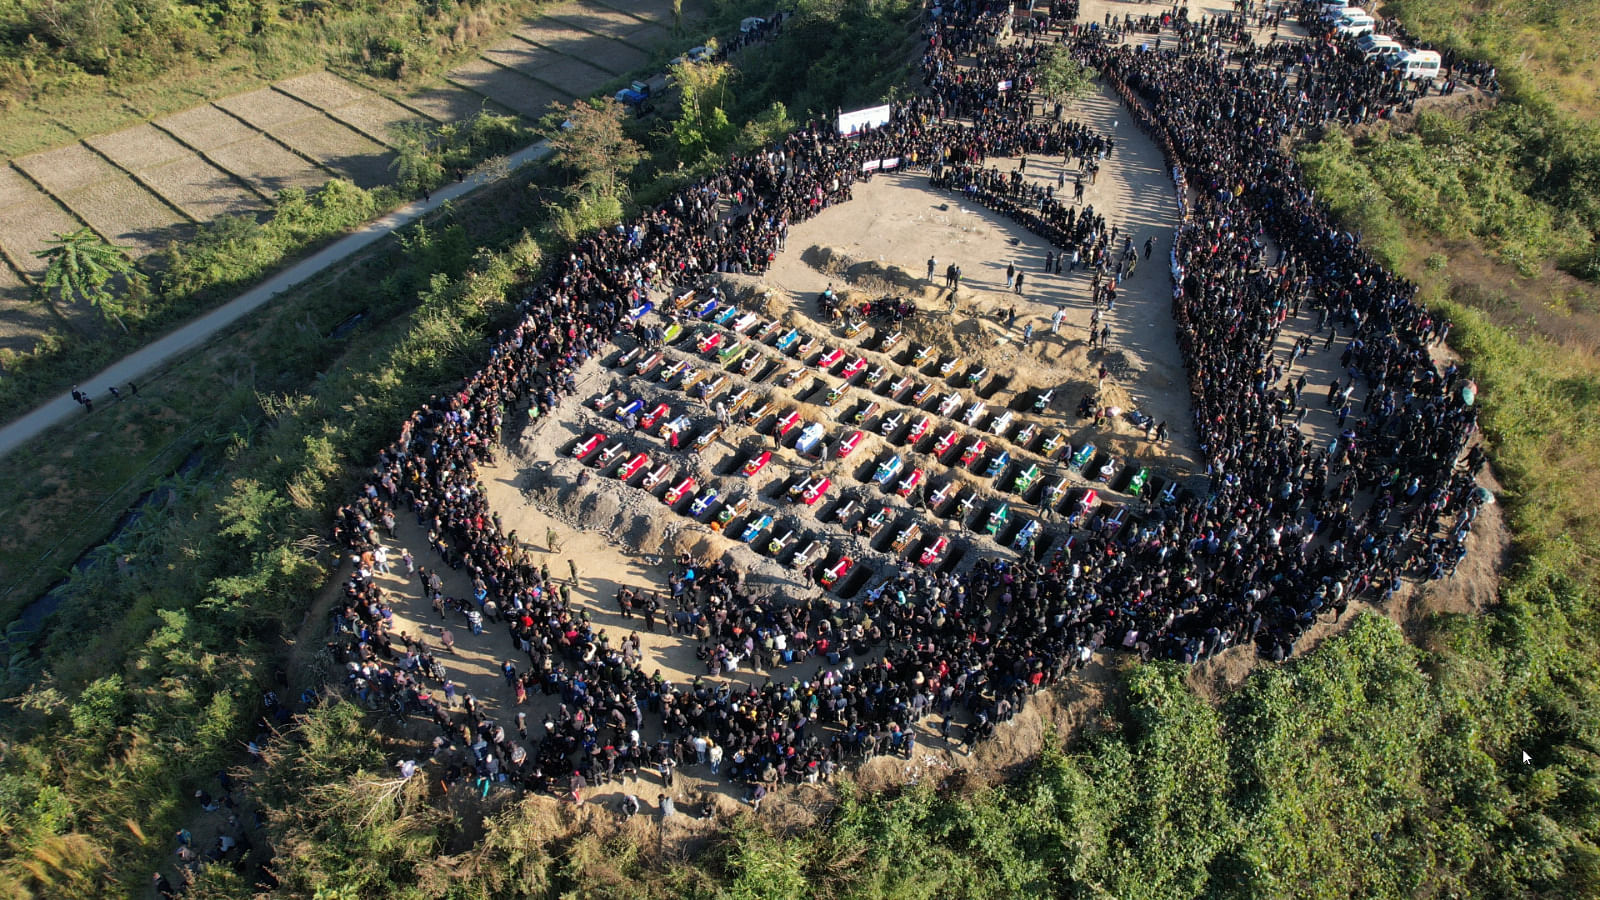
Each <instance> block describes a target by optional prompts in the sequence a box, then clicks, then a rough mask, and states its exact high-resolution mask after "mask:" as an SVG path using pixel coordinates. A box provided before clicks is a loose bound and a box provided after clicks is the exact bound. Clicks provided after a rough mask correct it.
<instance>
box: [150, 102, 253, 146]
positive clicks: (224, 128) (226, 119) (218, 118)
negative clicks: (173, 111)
mask: <svg viewBox="0 0 1600 900" xmlns="http://www.w3.org/2000/svg"><path fill="white" fill-rule="evenodd" d="M155 124H156V126H157V127H158V128H160V129H162V130H163V131H168V132H171V133H172V134H173V135H176V136H177V138H178V140H180V141H183V142H184V143H185V144H188V145H189V146H191V147H194V148H195V149H197V150H200V151H202V152H209V151H211V150H214V149H216V148H218V147H224V146H227V145H228V144H232V143H235V142H238V141H244V140H248V139H250V138H251V137H254V136H255V135H256V132H255V131H254V130H252V129H251V128H249V127H248V126H246V125H244V124H243V123H242V122H240V121H239V120H238V119H235V118H234V117H232V116H230V115H228V114H227V113H225V112H223V111H222V110H220V109H217V108H216V107H214V106H210V105H207V106H196V107H194V108H193V109H186V110H184V111H183V112H181V113H178V114H177V115H172V116H167V117H166V118H164V119H157V120H156V122H155Z"/></svg>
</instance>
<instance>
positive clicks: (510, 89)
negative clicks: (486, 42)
mask: <svg viewBox="0 0 1600 900" xmlns="http://www.w3.org/2000/svg"><path fill="white" fill-rule="evenodd" d="M450 79H451V80H452V81H455V82H457V83H459V84H461V85H463V86H465V87H467V88H470V89H472V90H474V91H477V92H478V93H480V94H482V95H483V96H485V97H487V98H489V99H490V100H491V101H493V102H494V103H498V104H500V105H501V106H504V107H506V108H507V109H511V110H514V111H515V112H518V113H521V114H522V115H525V116H530V117H534V118H537V117H538V116H541V115H543V114H544V113H545V111H546V107H548V106H549V105H550V99H551V98H552V97H553V96H554V95H555V92H554V91H553V90H551V89H550V88H547V87H545V86H544V85H541V84H540V83H539V82H537V81H534V80H532V79H531V78H529V77H528V76H526V75H523V74H521V73H519V72H514V71H511V70H510V69H505V68H502V67H500V66H497V65H495V64H494V63H492V62H490V61H488V60H486V59H475V60H473V61H472V62H470V63H468V64H466V65H464V66H462V67H460V68H458V69H456V70H455V71H454V72H451V73H450Z"/></svg>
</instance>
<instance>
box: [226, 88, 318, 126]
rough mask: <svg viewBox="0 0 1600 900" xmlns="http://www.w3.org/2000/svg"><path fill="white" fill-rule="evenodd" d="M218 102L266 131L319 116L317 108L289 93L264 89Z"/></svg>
mask: <svg viewBox="0 0 1600 900" xmlns="http://www.w3.org/2000/svg"><path fill="white" fill-rule="evenodd" d="M216 105H217V106H219V107H221V108H222V109H225V110H227V111H228V112H230V113H233V114H234V115H236V116H238V117H239V118H241V119H243V120H245V121H246V122H249V123H250V124H251V125H253V126H255V127H256V128H259V129H261V130H262V131H275V130H276V129H278V128H281V127H283V126H285V125H290V124H293V123H295V122H300V121H303V120H305V119H309V118H312V117H314V116H317V110H316V107H313V106H310V105H308V104H305V103H301V102H300V101H299V100H296V99H295V98H293V97H291V96H289V95H288V94H283V93H279V92H278V91H275V90H272V89H271V88H262V89H260V90H258V91H251V92H249V93H248V94H237V95H235V96H232V97H224V98H223V99H221V100H218V101H216Z"/></svg>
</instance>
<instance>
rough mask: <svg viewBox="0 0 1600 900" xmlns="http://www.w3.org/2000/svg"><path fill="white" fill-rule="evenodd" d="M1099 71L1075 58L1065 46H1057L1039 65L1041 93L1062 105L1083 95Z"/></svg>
mask: <svg viewBox="0 0 1600 900" xmlns="http://www.w3.org/2000/svg"><path fill="white" fill-rule="evenodd" d="M1096 74H1097V73H1096V72H1095V70H1093V69H1091V68H1089V67H1088V66H1086V65H1084V64H1083V62H1082V61H1080V60H1078V59H1075V58H1073V56H1072V54H1071V53H1070V52H1068V50H1067V48H1065V47H1055V48H1053V49H1052V50H1051V51H1050V53H1049V54H1048V55H1047V56H1045V58H1044V62H1043V63H1042V64H1041V65H1040V66H1039V80H1038V86H1039V93H1041V94H1043V95H1044V96H1045V97H1047V98H1049V99H1051V100H1054V101H1055V102H1057V103H1060V104H1062V105H1068V104H1070V103H1072V101H1074V100H1076V99H1078V98H1079V97H1081V96H1083V94H1084V92H1085V91H1087V90H1088V89H1089V83H1090V82H1092V81H1093V80H1094V78H1095V75H1096Z"/></svg>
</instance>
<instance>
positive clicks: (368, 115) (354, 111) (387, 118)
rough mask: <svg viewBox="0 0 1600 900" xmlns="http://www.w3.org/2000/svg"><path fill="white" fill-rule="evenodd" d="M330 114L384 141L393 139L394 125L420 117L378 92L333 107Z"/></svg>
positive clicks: (375, 138) (369, 135) (363, 132)
mask: <svg viewBox="0 0 1600 900" xmlns="http://www.w3.org/2000/svg"><path fill="white" fill-rule="evenodd" d="M328 115H330V116H332V117H334V118H335V119H338V120H339V121H340V122H343V123H345V124H346V125H349V126H350V127H351V128H354V129H356V130H357V131H359V132H361V133H362V134H364V135H366V136H367V137H370V138H372V139H373V140H376V141H381V142H384V143H387V142H388V141H390V140H391V137H390V129H391V128H392V127H393V126H395V125H398V124H400V123H401V122H410V121H414V120H416V119H418V118H420V117H419V116H418V115H417V114H416V113H414V112H412V111H411V110H409V109H406V108H405V107H404V106H401V105H400V104H398V103H396V102H394V101H393V100H390V99H388V98H387V97H379V96H377V95H376V94H373V95H371V96H369V97H367V98H366V99H365V100H361V101H358V102H356V103H349V104H346V105H344V106H341V107H339V108H337V109H331V110H329V111H328Z"/></svg>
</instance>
